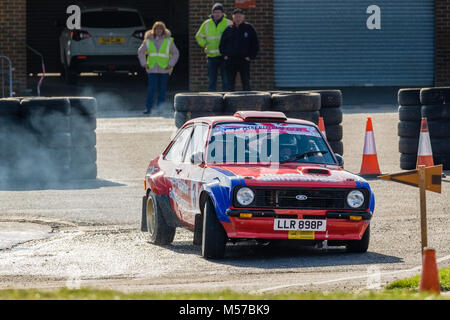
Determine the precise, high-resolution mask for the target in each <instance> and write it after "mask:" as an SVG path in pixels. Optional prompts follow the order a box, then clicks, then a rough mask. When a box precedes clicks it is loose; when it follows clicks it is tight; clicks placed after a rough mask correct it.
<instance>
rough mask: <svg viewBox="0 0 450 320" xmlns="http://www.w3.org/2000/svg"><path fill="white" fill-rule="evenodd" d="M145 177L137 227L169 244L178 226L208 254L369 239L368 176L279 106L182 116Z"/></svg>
mask: <svg viewBox="0 0 450 320" xmlns="http://www.w3.org/2000/svg"><path fill="white" fill-rule="evenodd" d="M144 184H145V191H146V194H145V196H144V197H143V205H142V224H141V229H142V231H147V232H148V233H149V235H150V240H151V242H153V243H155V244H170V243H171V242H172V241H173V239H174V236H175V231H176V228H177V227H184V228H187V229H189V230H191V231H193V232H194V244H195V245H201V248H202V255H203V256H204V257H205V258H212V259H214V258H221V257H223V256H224V254H225V248H226V243H227V242H228V241H232V242H236V241H239V240H249V239H255V240H258V241H262V240H264V241H265V240H267V241H269V240H275V239H297V240H303V241H300V242H302V243H305V244H320V243H323V242H324V241H327V245H328V246H336V245H337V246H346V248H347V250H348V251H351V252H366V251H367V249H368V246H369V238H370V220H371V218H372V214H373V211H374V194H373V192H372V191H371V189H370V186H369V184H368V182H367V181H366V180H364V179H363V178H361V177H359V176H357V175H354V174H352V173H350V172H347V171H345V170H344V169H343V159H342V157H341V156H340V155H338V154H334V153H333V151H332V150H331V148H330V146H329V144H328V142H327V141H326V138H325V137H324V135H323V134H322V133H321V132H320V130H319V128H318V127H317V126H316V125H315V124H314V123H312V122H308V121H304V120H299V119H291V118H286V116H285V115H284V114H283V113H281V112H270V111H264V112H261V111H240V112H236V113H235V114H234V115H233V116H215V117H203V118H197V119H192V120H190V121H188V122H186V123H185V124H184V126H183V127H182V128H180V130H179V131H178V132H177V134H176V136H175V138H174V139H173V140H172V141H171V142H170V144H169V145H168V146H167V148H166V149H165V150H164V152H163V153H162V154H161V155H159V156H158V157H156V158H155V159H154V160H152V161H151V162H150V164H149V167H148V170H147V174H146V176H145V183H144Z"/></svg>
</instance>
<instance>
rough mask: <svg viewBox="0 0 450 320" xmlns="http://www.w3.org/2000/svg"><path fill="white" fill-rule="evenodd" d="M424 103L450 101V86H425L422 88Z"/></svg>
mask: <svg viewBox="0 0 450 320" xmlns="http://www.w3.org/2000/svg"><path fill="white" fill-rule="evenodd" d="M420 103H421V104H422V105H438V104H446V103H450V87H436V88H423V89H421V90H420Z"/></svg>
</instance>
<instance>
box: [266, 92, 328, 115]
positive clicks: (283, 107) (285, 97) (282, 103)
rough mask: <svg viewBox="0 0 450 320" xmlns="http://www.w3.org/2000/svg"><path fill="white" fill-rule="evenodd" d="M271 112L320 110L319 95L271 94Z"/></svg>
mask: <svg viewBox="0 0 450 320" xmlns="http://www.w3.org/2000/svg"><path fill="white" fill-rule="evenodd" d="M272 110H275V111H281V112H309V111H319V110H320V94H319V93H282V94H279V93H278V94H272Z"/></svg>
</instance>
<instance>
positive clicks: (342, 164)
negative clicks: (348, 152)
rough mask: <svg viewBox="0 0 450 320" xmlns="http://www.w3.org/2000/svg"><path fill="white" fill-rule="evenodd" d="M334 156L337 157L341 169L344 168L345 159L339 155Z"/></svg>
mask: <svg viewBox="0 0 450 320" xmlns="http://www.w3.org/2000/svg"><path fill="white" fill-rule="evenodd" d="M334 156H335V157H336V160H337V161H338V165H339V167H341V168H344V158H343V157H342V156H341V155H340V154H339V153H335V154H334Z"/></svg>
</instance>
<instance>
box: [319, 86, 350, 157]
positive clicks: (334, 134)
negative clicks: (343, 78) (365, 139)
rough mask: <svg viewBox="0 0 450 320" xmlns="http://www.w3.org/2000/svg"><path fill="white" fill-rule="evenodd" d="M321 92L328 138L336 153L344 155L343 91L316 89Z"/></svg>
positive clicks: (322, 109)
mask: <svg viewBox="0 0 450 320" xmlns="http://www.w3.org/2000/svg"><path fill="white" fill-rule="evenodd" d="M312 92H317V93H319V94H320V100H321V101H320V104H321V108H320V116H321V117H322V118H323V122H324V125H325V132H326V135H327V140H328V142H329V144H330V146H331V148H332V149H333V151H334V152H335V153H338V154H340V155H344V144H343V143H342V138H343V128H342V118H343V113H342V108H341V107H342V92H341V91H340V90H314V91H312Z"/></svg>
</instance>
